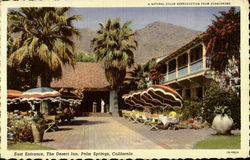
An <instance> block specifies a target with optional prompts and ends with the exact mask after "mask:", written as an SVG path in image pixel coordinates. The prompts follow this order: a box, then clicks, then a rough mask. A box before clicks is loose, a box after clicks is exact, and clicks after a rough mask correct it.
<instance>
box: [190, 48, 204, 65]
mask: <svg viewBox="0 0 250 160" xmlns="http://www.w3.org/2000/svg"><path fill="white" fill-rule="evenodd" d="M190 55H191V63H192V62H194V61H197V60H199V59H201V58H202V45H199V46H197V47H195V48H193V49H191V51H190Z"/></svg>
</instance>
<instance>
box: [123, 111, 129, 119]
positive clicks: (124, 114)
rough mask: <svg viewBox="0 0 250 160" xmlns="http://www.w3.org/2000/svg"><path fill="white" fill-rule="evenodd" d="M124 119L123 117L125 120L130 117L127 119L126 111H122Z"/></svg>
mask: <svg viewBox="0 0 250 160" xmlns="http://www.w3.org/2000/svg"><path fill="white" fill-rule="evenodd" d="M122 117H123V118H124V119H126V118H128V117H127V111H126V110H122Z"/></svg>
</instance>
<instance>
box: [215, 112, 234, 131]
mask: <svg viewBox="0 0 250 160" xmlns="http://www.w3.org/2000/svg"><path fill="white" fill-rule="evenodd" d="M232 125H233V119H232V118H231V117H228V116H227V115H226V114H225V115H224V116H222V115H220V114H218V115H216V116H215V117H214V120H213V125H212V128H213V129H215V130H216V131H217V134H230V132H231V128H232Z"/></svg>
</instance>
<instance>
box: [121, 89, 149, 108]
mask: <svg viewBox="0 0 250 160" xmlns="http://www.w3.org/2000/svg"><path fill="white" fill-rule="evenodd" d="M142 92H143V90H138V91H135V92H134V93H130V94H125V95H123V97H122V98H123V99H124V102H125V103H126V104H128V105H130V106H135V107H142V108H145V107H151V106H152V105H151V104H149V103H147V102H145V101H143V100H142V99H141V96H140V95H141V93H142Z"/></svg>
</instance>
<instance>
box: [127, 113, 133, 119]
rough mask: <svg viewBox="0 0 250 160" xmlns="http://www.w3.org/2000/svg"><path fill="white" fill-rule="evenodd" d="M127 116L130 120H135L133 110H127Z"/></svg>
mask: <svg viewBox="0 0 250 160" xmlns="http://www.w3.org/2000/svg"><path fill="white" fill-rule="evenodd" d="M127 117H128V120H130V121H133V120H134V119H133V114H132V112H131V111H127Z"/></svg>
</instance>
